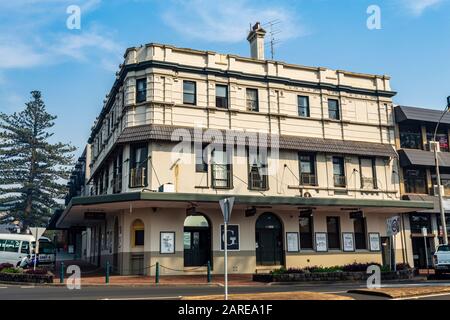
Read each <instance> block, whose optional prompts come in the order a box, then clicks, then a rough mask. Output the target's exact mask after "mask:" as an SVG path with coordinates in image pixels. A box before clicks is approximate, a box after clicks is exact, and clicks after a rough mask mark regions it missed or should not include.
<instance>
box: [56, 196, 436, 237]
mask: <svg viewBox="0 0 450 320" xmlns="http://www.w3.org/2000/svg"><path fill="white" fill-rule="evenodd" d="M228 196H229V195H218V194H199V193H164V192H133V193H122V194H108V195H101V196H89V197H75V198H72V200H71V201H70V203H69V205H68V206H67V208H66V210H65V211H64V213H63V214H62V215H61V216H60V217H59V219H58V222H57V223H56V226H57V227H60V228H61V227H70V226H72V225H73V224H75V223H76V224H80V223H82V222H83V221H82V219H83V214H84V212H87V211H89V210H102V211H105V212H114V211H118V210H126V209H129V208H130V205H132V206H133V208H139V207H141V208H143V207H145V208H150V207H154V208H158V207H164V208H187V207H189V206H191V205H192V204H196V205H202V206H206V207H210V208H212V207H218V206H219V204H218V203H219V200H221V199H223V198H225V197H228ZM234 197H235V205H234V207H235V208H241V209H245V208H247V207H249V206H256V207H261V206H266V207H276V208H277V209H279V210H298V209H301V208H317V209H319V208H323V209H330V208H334V209H332V210H336V209H335V208H336V207H342V208H349V209H350V210H351V209H358V210H364V211H365V212H371V211H373V212H384V213H386V212H390V213H401V212H412V211H417V210H429V209H433V203H432V202H424V201H405V200H371V199H352V198H303V197H293V196H290V197H285V196H250V195H245V196H244V195H237V196H234ZM71 215H73V217H71ZM80 219H81V220H80Z"/></svg>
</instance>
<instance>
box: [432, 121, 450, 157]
mask: <svg viewBox="0 0 450 320" xmlns="http://www.w3.org/2000/svg"><path fill="white" fill-rule="evenodd" d="M434 130H435V126H431V127H430V126H427V141H428V143H430V141H433V138H434ZM436 141H437V142H439V147H440V149H441V152H449V145H448V130H447V128H439V130H438V131H437V132H436ZM428 150H430V148H429V147H428Z"/></svg>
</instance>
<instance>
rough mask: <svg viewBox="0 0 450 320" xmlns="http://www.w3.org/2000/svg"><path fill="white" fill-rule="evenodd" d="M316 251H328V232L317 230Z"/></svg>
mask: <svg viewBox="0 0 450 320" xmlns="http://www.w3.org/2000/svg"><path fill="white" fill-rule="evenodd" d="M315 240H316V252H328V235H327V233H326V232H316V234H315Z"/></svg>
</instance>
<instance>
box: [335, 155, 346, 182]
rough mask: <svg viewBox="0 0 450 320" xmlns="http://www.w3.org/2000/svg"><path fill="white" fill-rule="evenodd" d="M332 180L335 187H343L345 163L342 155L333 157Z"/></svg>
mask: <svg viewBox="0 0 450 320" xmlns="http://www.w3.org/2000/svg"><path fill="white" fill-rule="evenodd" d="M333 180H334V186H335V187H345V186H346V185H347V182H346V179H345V163H344V158H343V157H333Z"/></svg>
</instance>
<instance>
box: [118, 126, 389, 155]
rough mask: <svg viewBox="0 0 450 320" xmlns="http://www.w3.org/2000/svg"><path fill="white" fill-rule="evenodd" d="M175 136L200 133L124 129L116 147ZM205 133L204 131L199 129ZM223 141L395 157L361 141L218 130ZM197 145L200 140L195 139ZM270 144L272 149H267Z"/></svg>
mask: <svg viewBox="0 0 450 320" xmlns="http://www.w3.org/2000/svg"><path fill="white" fill-rule="evenodd" d="M177 129H178V130H179V131H178V132H180V133H182V132H185V133H188V134H189V135H190V137H192V138H194V134H196V133H197V132H198V133H200V132H201V131H200V130H197V131H195V130H194V128H192V127H178V126H169V125H156V124H151V125H142V126H135V127H127V128H125V129H124V130H123V132H122V133H121V135H120V137H119V138H118V140H117V143H119V144H120V143H129V142H137V141H150V140H157V141H158V140H159V141H182V138H181V137H178V136H177V135H174V132H177V131H175V130H177ZM203 130H206V129H203ZM213 130H217V131H219V132H221V134H222V136H223V137H227V135H228V136H233V137H235V143H236V144H245V145H249V144H250V145H257V144H258V143H259V145H261V144H262V143H267V146H268V147H277V146H279V148H280V149H282V150H298V151H307V152H324V153H334V154H351V155H366V156H378V157H387V158H389V157H394V158H397V153H396V151H395V149H394V147H393V146H392V145H389V144H381V143H371V142H361V141H349V140H335V139H321V138H310V137H301V136H288V135H280V136H277V135H269V136H268V138H267V142H265V141H261V140H259V141H258V140H257V139H249V138H248V136H249V135H250V132H244V131H236V130H226V131H225V130H218V129H213ZM198 139H199V141H202V140H201V137H198ZM271 141H274V145H273V146H272V145H271Z"/></svg>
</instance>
